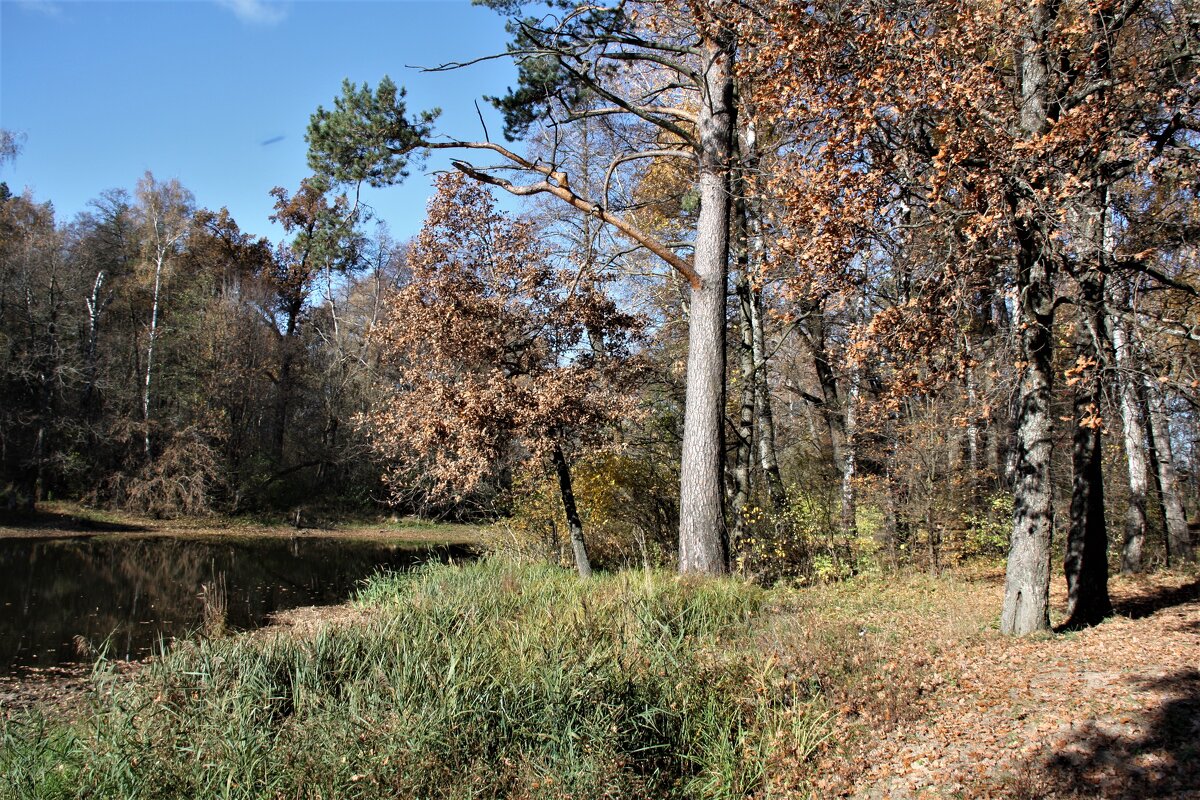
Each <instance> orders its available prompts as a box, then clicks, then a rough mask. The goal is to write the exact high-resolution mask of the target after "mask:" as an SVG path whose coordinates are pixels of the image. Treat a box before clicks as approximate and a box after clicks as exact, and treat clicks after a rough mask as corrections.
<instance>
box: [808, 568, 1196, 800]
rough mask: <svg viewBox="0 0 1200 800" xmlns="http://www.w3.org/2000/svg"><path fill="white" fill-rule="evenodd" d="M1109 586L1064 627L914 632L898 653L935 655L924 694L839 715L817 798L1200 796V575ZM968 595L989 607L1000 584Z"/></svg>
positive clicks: (1113, 799) (1059, 601)
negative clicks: (1096, 604) (1095, 605)
mask: <svg viewBox="0 0 1200 800" xmlns="http://www.w3.org/2000/svg"><path fill="white" fill-rule="evenodd" d="M1111 588H1112V595H1113V601H1114V604H1115V606H1116V608H1117V615H1116V616H1115V617H1113V618H1111V619H1109V620H1107V621H1106V622H1104V623H1103V624H1101V625H1099V626H1096V627H1094V628H1091V629H1087V630H1083V631H1079V632H1077V633H1066V634H1055V635H1050V636H1043V637H1031V638H1026V639H1011V638H1008V637H1002V636H1000V635H999V633H998V632H996V631H995V630H991V631H988V632H985V633H983V635H980V636H977V637H973V638H974V640H973V641H966V642H955V641H954V640H953V637H946V636H945V635H942V640H941V641H937V637H938V636H939V634H938V633H937V632H933V633H930V632H929V631H924V632H923V635H927V636H928V635H932V636H933V637H934V640H933V646H932V648H929V647H927V648H920V647H918V648H912V649H908V650H906V649H903V648H902V649H901V650H900V652H899V654H898V655H899V657H900V658H905V657H906V656H905V653H909V652H920V651H921V650H922V649H924V650H925V652H926V653H927V652H929V650H930V649H932V650H934V651H938V652H940V655H938V656H936V657H935V658H934V660H933V661H934V663H933V665H932V669H926V670H925V672H927V673H932V674H935V675H936V676H937V677H936V680H934V681H931V682H932V683H936V684H937V686H936V690H935V691H930V692H923V693H921V694H920V696H916V697H913V698H911V701H910V702H907V703H906V706H907V708H908V709H909V711H910V714H908V715H905V716H906V718H905V719H903V720H898V721H896V722H891V721H889V720H886V719H879V718H870V717H868V718H866V719H864V718H863V717H862V716H860V715H857V714H846V713H843V714H841V715H840V717H839V719H838V723H837V724H838V726H839V734H838V735H836V736H835V737H834V741H837V742H843V743H844V742H852V744H840V745H837V746H833V747H831V748H830V749H829V751H827V752H826V754H825V756H824V758H823V762H822V763H821V764H820V765H819V766H818V768H817V770H816V774H817V775H818V776H819V777H818V780H817V790H818V796H821V797H855V798H943V797H970V798H976V797H979V798H985V797H986V798H999V797H1013V798H1063V799H1065V798H1101V799H1103V800H1125V799H1126V798H1129V799H1130V800H1133V799H1134V798H1175V799H1176V800H1182V799H1183V798H1200V581H1198V580H1197V579H1196V578H1195V576H1183V575H1171V574H1160V575H1153V576H1147V577H1142V578H1136V579H1124V578H1117V579H1115V580H1113V582H1112V586H1111ZM978 589H979V591H981V592H984V593H986V597H987V598H988V600H989V602H994V606H993V607H994V608H995V609H999V607H1000V601H1001V595H1002V590H1003V587H1002V585H1000V583H999V582H990V583H988V582H984V583H981V585H979V586H978ZM1054 600H1055V603H1056V606H1057V607H1058V608H1059V609H1061V608H1062V607H1063V605H1064V601H1065V597H1063V596H1062V592H1061V589H1060V591H1059V592H1058V593H1057V594H1056V595H1055V597H1054ZM946 613H953V609H952V608H947V609H946ZM925 643H926V644H927V645H928V644H929V643H930V642H929V641H926V642H925ZM922 657H924V656H922ZM897 671H898V672H900V673H903V672H904V667H903V666H901V667H899V668H898V669H897Z"/></svg>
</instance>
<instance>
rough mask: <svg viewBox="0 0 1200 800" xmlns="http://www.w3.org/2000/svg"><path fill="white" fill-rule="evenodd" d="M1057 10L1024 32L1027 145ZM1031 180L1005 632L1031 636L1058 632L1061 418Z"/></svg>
mask: <svg viewBox="0 0 1200 800" xmlns="http://www.w3.org/2000/svg"><path fill="white" fill-rule="evenodd" d="M1054 13H1055V11H1054V7H1053V6H1052V5H1051V4H1050V3H1048V2H1045V0H1037V1H1036V2H1034V3H1033V4H1032V5H1031V7H1030V10H1029V19H1028V21H1027V22H1026V26H1027V27H1026V29H1025V30H1024V31H1023V33H1022V41H1021V53H1020V55H1021V58H1020V73H1019V79H1018V84H1019V95H1020V97H1019V99H1020V120H1019V124H1020V128H1021V134H1022V136H1023V137H1024V138H1026V139H1033V138H1035V137H1037V136H1040V135H1041V134H1042V133H1044V132H1045V130H1046V128H1047V127H1048V124H1049V121H1048V116H1047V107H1048V105H1049V101H1048V86H1049V79H1050V65H1049V56H1048V54H1047V52H1046V42H1047V40H1048V38H1049V33H1050V27H1051V22H1052V19H1053V15H1054ZM1023 181H1024V178H1023V177H1022V178H1020V179H1016V180H1014V181H1013V184H1012V185H1011V186H1010V187H1009V191H1008V194H1009V197H1008V204H1009V208H1010V210H1011V213H1012V214H1013V217H1014V220H1015V223H1016V224H1015V233H1016V239H1017V265H1016V266H1017V276H1016V277H1017V303H1018V309H1019V315H1020V318H1019V320H1018V323H1019V324H1018V325H1017V355H1018V358H1019V359H1020V361H1021V374H1020V382H1019V385H1018V388H1017V404H1018V408H1017V431H1016V442H1015V450H1016V453H1015V455H1016V463H1015V470H1014V472H1015V475H1014V481H1013V495H1014V497H1013V531H1012V539H1011V542H1010V544H1009V550H1008V569H1007V572H1006V575H1005V580H1004V607H1003V609H1002V611H1001V614H1000V631H1001V632H1002V633H1005V634H1009V635H1017V636H1021V635H1025V634H1029V633H1034V632H1036V631H1041V630H1046V629H1048V628H1049V627H1050V542H1051V538H1052V535H1053V532H1054V516H1053V512H1054V489H1053V484H1052V482H1051V479H1050V455H1051V450H1052V448H1053V439H1052V436H1053V418H1052V416H1051V413H1050V397H1051V388H1052V385H1053V375H1054V373H1053V360H1054V339H1053V335H1052V334H1053V329H1054V256H1053V254H1052V253H1051V252H1050V247H1051V245H1050V242H1049V241H1048V236H1047V232H1046V231H1045V230H1044V228H1043V226H1041V225H1039V224H1038V223H1037V221H1036V218H1035V217H1033V214H1035V213H1036V212H1030V211H1027V210H1025V209H1026V206H1028V205H1029V204H1030V203H1031V202H1032V199H1031V198H1027V197H1025V194H1026V192H1025V190H1024V189H1023V188H1022V184H1023Z"/></svg>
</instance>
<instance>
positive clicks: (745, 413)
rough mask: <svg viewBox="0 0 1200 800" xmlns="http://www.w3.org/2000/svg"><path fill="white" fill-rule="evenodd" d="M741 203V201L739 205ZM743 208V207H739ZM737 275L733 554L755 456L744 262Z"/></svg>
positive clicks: (751, 347)
mask: <svg viewBox="0 0 1200 800" xmlns="http://www.w3.org/2000/svg"><path fill="white" fill-rule="evenodd" d="M739 205H740V204H739ZM739 211H744V207H742V208H739ZM741 266H742V271H741V273H740V274H739V275H738V278H737V297H738V328H739V332H740V333H741V340H740V342H739V346H738V372H739V376H738V377H739V378H740V380H741V387H740V388H741V398H742V399H741V403H740V404H739V409H738V419H737V450H736V453H735V458H734V466H733V499H732V505H733V509H732V511H733V515H732V516H733V519H732V522H733V528H732V530H731V531H730V535H729V546H730V550H731V552H732V553H736V552H737V548H738V545H739V543H740V542H741V541H742V539H743V537H744V536H745V535H746V506H747V505H748V504H749V502H750V492H751V486H750V465H751V461H752V460H753V457H754V449H753V448H754V395H755V381H754V337H753V333H752V331H751V324H752V323H751V310H750V306H751V303H752V302H753V300H752V299H751V297H750V292H751V288H750V281H749V280H747V278H746V274H745V264H744V263H743V264H742V265H741Z"/></svg>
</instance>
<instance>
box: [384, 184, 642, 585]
mask: <svg viewBox="0 0 1200 800" xmlns="http://www.w3.org/2000/svg"><path fill="white" fill-rule="evenodd" d="M437 185H438V193H437V195H436V196H435V197H434V198H433V200H432V201H431V202H430V205H429V214H428V217H427V219H426V223H425V226H424V228H423V229H422V231H421V233H420V235H419V236H418V238H417V240H416V242H415V243H414V245H413V247H412V249H411V251H410V255H409V269H410V270H411V280H410V281H409V282H408V283H407V284H406V285H405V286H403V287H401V288H399V289H398V290H396V291H395V293H394V294H392V295H391V296H390V297H389V298H388V299H387V301H386V313H385V316H384V318H383V320H382V321H381V323H380V325H379V327H378V329H377V330H376V331H375V332H374V333H373V336H374V338H375V340H376V341H377V342H378V345H379V348H380V353H381V359H382V361H383V363H384V365H385V369H387V370H388V372H387V374H388V376H389V378H390V381H389V383H390V390H389V392H388V396H387V398H386V400H385V401H384V402H383V403H382V404H381V405H380V406H379V407H378V408H375V409H373V410H372V412H371V414H370V417H369V425H370V429H371V431H372V434H373V439H372V440H373V443H374V446H375V447H376V449H377V450H378V451H379V452H380V453H381V454H383V455H384V456H385V458H386V459H387V460H388V463H389V465H390V466H389V473H388V478H389V482H390V483H391V485H392V486H393V488H394V490H396V491H399V490H401V489H402V488H405V487H407V486H408V485H409V484H410V482H411V480H412V475H413V472H414V471H415V470H418V469H420V470H422V471H424V472H425V473H426V474H427V475H428V476H429V485H428V488H429V490H430V491H431V492H432V493H433V494H435V495H445V494H456V495H458V496H462V495H464V494H466V493H469V492H471V491H472V490H474V489H476V488H478V487H479V486H480V484H482V483H483V482H485V481H487V480H489V479H492V478H495V477H496V475H497V471H502V470H507V469H511V468H512V466H513V465H514V463H515V462H517V461H521V460H525V459H534V460H538V461H543V462H548V463H551V464H552V465H553V467H554V470H555V473H556V475H557V477H558V483H559V488H560V492H561V497H562V502H563V507H564V510H565V512H566V516H567V521H568V524H569V527H570V536H571V544H572V549H573V551H574V554H575V561H576V566H577V568H578V570H579V572H580V574H581V575H583V576H585V577H586V576H587V575H588V574H590V572H591V567H590V562H589V559H588V555H587V548H586V544H585V541H584V536H583V526H582V523H581V521H580V516H579V513H578V510H577V508H576V504H575V497H574V492H573V489H572V483H571V473H570V466H569V460H568V455H569V454H570V453H572V452H578V451H579V450H580V449H581V448H587V447H591V446H595V445H597V444H598V443H600V442H602V441H604V440H605V434H606V432H607V431H608V430H609V429H611V428H612V427H613V426H615V425H616V424H618V423H619V421H620V420H622V419H626V418H628V417H629V415H630V413H631V405H632V400H631V399H630V396H629V395H628V394H626V393H622V392H621V389H622V388H623V386H624V384H625V381H626V380H627V378H628V364H627V360H628V357H629V345H630V342H631V335H632V333H633V331H634V328H635V323H636V321H635V320H634V319H633V318H632V317H629V316H628V315H625V314H623V313H621V312H620V311H619V310H618V309H617V308H616V307H615V305H614V304H613V303H612V302H611V301H610V300H608V298H606V297H605V296H604V295H603V294H602V293H601V292H600V291H599V290H598V289H597V288H596V287H595V286H590V285H588V284H587V283H585V282H584V281H583V280H581V278H582V275H581V274H579V273H578V272H576V273H575V274H574V275H571V274H569V273H568V272H566V271H565V270H561V269H555V268H554V267H552V266H551V265H550V264H549V263H548V261H547V257H546V251H545V249H544V248H543V247H542V246H541V245H539V244H538V235H537V230H536V228H535V226H534V225H533V224H532V223H530V222H528V221H517V220H512V219H509V218H507V217H506V216H505V215H503V214H501V213H499V212H497V211H496V210H495V205H494V201H493V200H492V198H491V197H490V195H489V194H488V192H487V191H486V190H485V189H484V188H482V187H481V186H479V185H478V184H476V183H474V182H471V181H468V180H467V179H466V178H465V177H463V176H461V175H444V176H441V177H439V178H438V180H437ZM601 341H602V342H603V347H602V348H599V347H597V344H596V343H598V342H601Z"/></svg>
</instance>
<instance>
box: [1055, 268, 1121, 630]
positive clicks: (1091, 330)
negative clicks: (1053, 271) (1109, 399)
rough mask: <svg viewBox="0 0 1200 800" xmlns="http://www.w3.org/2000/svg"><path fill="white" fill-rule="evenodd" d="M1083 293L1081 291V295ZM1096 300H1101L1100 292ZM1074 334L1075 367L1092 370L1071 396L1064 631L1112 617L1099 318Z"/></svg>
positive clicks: (1096, 315) (1080, 377)
mask: <svg viewBox="0 0 1200 800" xmlns="http://www.w3.org/2000/svg"><path fill="white" fill-rule="evenodd" d="M1086 291H1087V290H1086V289H1085V292H1086ZM1097 294H1098V295H1099V296H1100V297H1102V296H1103V294H1102V290H1099V291H1098V292H1097ZM1092 318H1093V320H1094V321H1093V324H1091V325H1087V326H1084V325H1080V326H1079V330H1078V331H1076V334H1075V353H1076V356H1077V362H1076V363H1085V362H1086V361H1087V360H1090V361H1091V362H1092V363H1093V364H1094V366H1092V367H1090V368H1089V369H1087V370H1086V371H1085V373H1084V374H1081V375H1078V376H1076V384H1075V387H1074V393H1073V405H1074V422H1075V431H1074V434H1073V436H1072V448H1071V472H1072V482H1071V530H1070V533H1069V534H1068V535H1067V553H1066V559H1065V560H1064V562H1063V571H1064V573H1065V574H1066V578H1067V626H1068V627H1072V628H1075V627H1085V626H1088V625H1095V624H1097V623H1099V622H1101V621H1102V620H1103V619H1104V618H1105V617H1107V616H1109V615H1110V614H1112V601H1111V600H1110V598H1109V595H1108V528H1107V526H1106V523H1105V520H1104V470H1103V466H1102V463H1101V456H1102V449H1101V432H1102V431H1103V426H1102V425H1101V424H1100V423H1099V416H1098V415H1099V409H1100V404H1101V402H1102V401H1103V399H1104V395H1103V387H1102V384H1101V374H1102V369H1101V367H1100V365H1101V363H1103V352H1102V350H1101V345H1100V343H1102V342H1103V341H1105V339H1104V331H1103V328H1102V323H1103V317H1102V316H1101V315H1100V314H1099V313H1098V312H1096V311H1093V312H1092Z"/></svg>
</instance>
